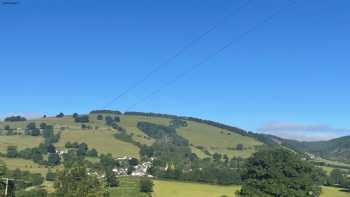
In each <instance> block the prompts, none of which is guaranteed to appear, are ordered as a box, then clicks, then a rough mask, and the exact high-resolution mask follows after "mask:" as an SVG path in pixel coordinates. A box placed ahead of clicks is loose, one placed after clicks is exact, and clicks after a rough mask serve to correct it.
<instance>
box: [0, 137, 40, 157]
mask: <svg viewBox="0 0 350 197" xmlns="http://www.w3.org/2000/svg"><path fill="white" fill-rule="evenodd" d="M43 141H44V140H43V138H42V137H31V136H25V135H20V136H18V135H16V136H0V152H2V153H6V151H7V147H8V146H17V147H18V149H24V148H32V147H36V146H38V145H39V144H40V143H41V142H43Z"/></svg>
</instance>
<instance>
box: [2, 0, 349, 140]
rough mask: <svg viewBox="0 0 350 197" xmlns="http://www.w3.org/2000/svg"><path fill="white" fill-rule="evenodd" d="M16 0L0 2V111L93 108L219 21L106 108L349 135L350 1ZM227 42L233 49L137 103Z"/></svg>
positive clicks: (295, 133) (295, 134)
mask: <svg viewBox="0 0 350 197" xmlns="http://www.w3.org/2000/svg"><path fill="white" fill-rule="evenodd" d="M11 1H13V0H11ZM18 1H19V4H17V5H9V4H6V5H5V4H2V5H0V67H1V75H0V84H1V89H0V90H1V93H0V116H6V115H9V114H14V113H21V114H25V115H30V116H33V115H37V114H44V113H45V114H56V113H58V112H61V111H62V112H64V113H67V114H68V113H73V112H80V113H84V112H88V111H90V110H92V109H97V108H101V107H103V106H105V105H106V104H107V103H109V102H110V101H111V99H113V98H114V97H116V96H117V95H119V94H120V93H121V92H123V91H124V90H125V89H126V88H128V87H130V85H132V84H133V83H134V82H135V81H138V80H140V79H141V78H142V77H144V76H145V74H146V73H148V72H150V70H152V69H153V68H154V67H155V66H157V65H158V64H160V63H161V62H163V61H164V60H166V59H167V58H169V57H171V56H172V55H174V54H175V53H176V52H177V51H178V50H179V49H181V48H182V47H183V46H184V45H185V44H186V43H188V42H190V41H191V40H192V39H194V38H196V37H198V36H199V35H201V34H202V33H203V32H205V31H207V30H208V29H209V28H210V27H212V26H213V25H215V24H219V25H218V27H217V28H216V29H215V30H214V31H212V32H210V34H208V35H207V36H206V37H204V38H203V39H202V40H201V41H200V42H199V43H198V44H196V45H193V46H191V48H189V49H188V50H187V51H185V53H183V54H182V55H181V56H179V57H177V58H176V59H175V60H173V61H171V62H170V63H169V64H168V65H167V66H166V67H164V68H163V69H161V70H160V71H159V72H156V73H154V74H153V75H152V77H150V78H149V79H148V80H147V81H145V82H144V83H142V84H141V85H140V86H138V87H137V88H136V89H134V90H133V91H130V92H129V93H128V94H127V95H125V96H123V97H121V98H120V99H119V100H117V101H116V102H114V103H113V104H112V105H110V106H109V107H110V108H112V109H116V110H121V111H124V110H125V109H127V108H128V107H129V106H130V105H132V104H134V103H139V102H140V101H141V103H139V104H138V105H136V106H135V107H134V108H133V109H131V110H133V111H147V112H149V111H152V112H160V113H170V114H177V115H186V116H195V117H200V118H205V119H210V120H216V121H219V122H224V123H228V124H231V125H235V126H238V127H241V128H244V129H247V130H251V131H259V132H268V133H273V134H278V135H281V136H284V137H290V138H297V139H308V140H314V139H327V138H332V137H336V136H341V135H347V134H350V129H349V128H350V121H349V117H350V104H349V101H350V88H349V87H350V77H349V76H350V75H349V74H350V61H349V58H350V22H349V21H350V12H349V9H350V1H348V0H324V1H318V0H308V1H304V0H295V2H296V3H295V5H292V6H288V5H289V4H290V3H288V1H287V0H286V1H284V0H267V1H260V0H251V1H250V2H248V3H247V2H246V1H247V0H235V1H233V0H206V1H203V0H179V1H164V0H128V1H114V0H104V1H99V0H50V1H48V0H18ZM1 2H3V0H1ZM241 5H246V6H245V7H244V8H242V9H241V10H240V11H239V12H235V14H234V15H232V16H231V17H229V18H227V20H223V18H224V17H225V16H226V15H227V14H228V13H232V11H231V10H235V9H236V8H238V7H240V6H241ZM281 8H282V9H283V10H282V11H281V12H279V13H278V14H277V15H274V16H273V18H271V19H272V20H271V21H270V22H268V23H262V21H264V20H265V19H266V17H269V16H270V15H271V14H272V13H275V12H276V10H279V9H281ZM218 21H221V22H220V23H218ZM257 24H260V25H259V26H258V27H257V28H255V29H254V31H251V32H250V33H249V34H247V35H246V36H245V37H241V36H240V35H241V34H242V32H245V31H247V30H248V29H251V28H252V27H254V26H255V25H257ZM231 40H233V41H234V43H233V45H232V46H231V47H230V48H227V49H226V50H225V51H223V52H222V53H220V54H219V55H218V56H216V57H215V58H213V59H212V60H210V61H208V62H206V63H205V64H204V65H203V66H201V67H199V68H197V69H196V70H194V71H192V72H190V73H188V74H187V75H186V76H184V77H183V78H181V79H179V80H177V81H176V83H173V84H172V85H170V86H167V87H166V88H162V89H161V91H160V92H158V93H157V94H155V95H152V96H151V97H150V98H149V99H148V100H145V101H143V99H142V98H144V97H145V96H147V95H149V94H150V93H151V92H152V91H154V90H156V89H158V88H159V87H160V86H162V85H163V84H166V83H167V82H168V81H169V80H172V79H173V78H174V77H175V76H176V75H178V74H179V73H182V72H183V71H184V70H187V69H188V68H189V67H191V66H192V65H194V64H196V63H197V62H200V61H201V60H202V59H204V58H205V57H207V56H208V55H211V54H213V53H214V52H215V51H216V50H217V49H219V48H220V47H222V46H223V45H225V44H226V43H227V42H229V41H231Z"/></svg>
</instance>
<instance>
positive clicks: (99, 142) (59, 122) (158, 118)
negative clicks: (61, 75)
mask: <svg viewBox="0 0 350 197" xmlns="http://www.w3.org/2000/svg"><path fill="white" fill-rule="evenodd" d="M98 115H102V116H103V117H106V116H118V117H119V118H120V122H119V123H118V125H120V126H121V127H122V128H124V129H125V130H126V133H127V134H128V135H130V136H131V138H132V140H133V141H134V142H136V143H139V144H144V145H151V144H152V143H153V142H154V141H155V139H153V138H152V137H150V136H148V135H147V134H145V133H143V132H142V131H141V130H140V129H139V128H137V123H138V122H149V123H155V124H159V125H164V126H169V124H170V122H171V120H173V119H174V118H183V119H184V120H185V121H186V122H187V126H186V127H181V128H177V133H178V135H180V136H182V137H183V138H185V139H187V140H188V141H189V143H190V145H191V149H192V151H193V152H194V153H196V154H197V156H199V157H200V158H204V157H209V156H210V155H212V154H214V153H221V154H226V155H228V156H229V157H243V158H247V157H249V156H250V155H251V154H252V153H254V152H255V151H256V148H257V147H258V146H260V145H263V143H262V142H260V141H259V140H257V139H255V138H254V137H252V136H248V135H247V134H246V133H245V132H244V131H243V130H240V129H237V128H234V127H229V126H226V125H221V124H219V123H214V122H210V121H208V122H207V121H203V120H200V119H195V118H187V117H177V116H170V115H160V114H148V113H135V112H132V113H126V114H121V113H112V112H110V111H97V112H96V111H95V112H92V113H90V114H89V118H90V121H89V122H88V123H76V122H74V118H73V117H72V116H65V117H63V118H57V117H49V118H41V119H35V120H27V121H19V122H0V132H1V133H2V136H1V138H0V142H1V143H0V152H2V153H5V152H6V150H7V147H8V146H17V148H18V149H19V150H22V149H25V148H31V147H36V146H38V145H39V144H40V143H41V142H43V138H41V137H32V136H28V135H24V133H25V128H26V126H27V125H28V124H29V123H31V122H34V123H35V124H36V125H37V126H39V125H40V124H41V123H46V124H49V125H53V126H54V130H55V133H58V132H61V138H60V140H59V142H58V143H57V144H55V146H56V148H57V149H59V150H63V149H64V145H65V144H66V143H67V142H79V143H82V142H84V143H86V144H87V145H88V146H89V148H95V149H96V150H97V151H98V152H99V153H111V154H112V155H113V156H115V157H119V156H125V155H128V156H133V157H138V151H139V148H138V147H137V146H136V145H135V144H133V143H131V142H128V141H125V140H123V139H118V138H116V137H114V134H115V132H116V130H115V129H113V128H111V127H110V126H108V125H106V123H105V121H104V120H98V119H97V116H98ZM83 124H84V125H85V126H86V127H88V129H82V125H83ZM5 126H9V127H10V128H11V129H13V130H14V131H16V132H18V133H19V134H20V135H9V136H8V135H5V133H6V131H5V130H4V128H5ZM238 144H241V145H242V149H240V150H237V148H236V147H237V145H238Z"/></svg>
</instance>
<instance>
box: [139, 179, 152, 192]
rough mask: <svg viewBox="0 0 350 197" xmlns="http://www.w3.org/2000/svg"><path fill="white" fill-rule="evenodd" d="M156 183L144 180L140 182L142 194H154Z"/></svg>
mask: <svg viewBox="0 0 350 197" xmlns="http://www.w3.org/2000/svg"><path fill="white" fill-rule="evenodd" d="M153 186H154V183H153V181H152V180H150V179H147V178H143V179H141V180H140V192H144V193H151V192H153Z"/></svg>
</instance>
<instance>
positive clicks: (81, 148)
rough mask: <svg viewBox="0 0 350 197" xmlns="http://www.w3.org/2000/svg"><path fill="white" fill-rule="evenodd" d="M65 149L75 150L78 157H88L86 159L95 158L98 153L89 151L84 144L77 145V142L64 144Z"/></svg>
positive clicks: (93, 149) (94, 150) (93, 150)
mask: <svg viewBox="0 0 350 197" xmlns="http://www.w3.org/2000/svg"><path fill="white" fill-rule="evenodd" d="M65 148H67V149H75V150H76V152H77V154H78V156H88V157H97V156H98V152H97V150H96V149H95V148H92V149H89V147H88V145H87V144H86V143H84V142H83V143H78V142H73V143H72V142H67V143H66V144H65Z"/></svg>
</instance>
